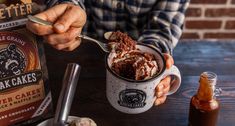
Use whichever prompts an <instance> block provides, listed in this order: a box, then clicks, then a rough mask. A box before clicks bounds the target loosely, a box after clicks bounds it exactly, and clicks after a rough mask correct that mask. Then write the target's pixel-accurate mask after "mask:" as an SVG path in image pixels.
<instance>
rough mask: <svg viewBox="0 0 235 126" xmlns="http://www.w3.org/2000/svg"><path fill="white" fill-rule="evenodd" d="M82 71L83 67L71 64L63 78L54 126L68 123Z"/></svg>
mask: <svg viewBox="0 0 235 126" xmlns="http://www.w3.org/2000/svg"><path fill="white" fill-rule="evenodd" d="M80 71H81V67H80V66H79V65H78V64H76V63H70V64H68V65H67V68H66V71H65V75H64V78H63V85H62V89H61V91H60V96H59V100H58V103H57V106H56V114H55V118H54V126H59V125H60V126H63V125H65V124H66V122H67V118H68V115H69V112H70V108H71V105H72V101H73V97H74V94H75V90H76V86H77V82H78V78H79V75H80Z"/></svg>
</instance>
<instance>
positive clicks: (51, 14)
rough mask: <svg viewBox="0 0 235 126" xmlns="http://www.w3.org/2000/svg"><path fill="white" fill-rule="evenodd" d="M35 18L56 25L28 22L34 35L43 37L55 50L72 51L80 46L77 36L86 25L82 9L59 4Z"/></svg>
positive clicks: (71, 5) (28, 26)
mask: <svg viewBox="0 0 235 126" xmlns="http://www.w3.org/2000/svg"><path fill="white" fill-rule="evenodd" d="M35 16H36V17H38V18H41V19H43V20H46V21H49V22H53V23H54V25H53V26H45V25H40V24H37V23H33V22H31V21H28V22H27V24H26V26H27V28H28V29H29V30H30V31H32V32H33V33H34V34H37V35H40V36H43V37H44V39H46V41H47V42H48V43H49V44H50V45H52V46H53V47H54V48H56V49H58V50H64V51H72V50H74V49H75V48H77V47H78V46H79V45H80V40H78V39H76V36H77V35H79V34H80V33H81V31H82V28H83V26H84V24H85V23H86V13H85V11H84V10H83V9H82V8H81V7H79V6H76V5H73V4H68V3H66V4H59V5H56V6H54V7H52V8H50V9H48V10H46V11H44V12H42V13H39V14H37V15H35Z"/></svg>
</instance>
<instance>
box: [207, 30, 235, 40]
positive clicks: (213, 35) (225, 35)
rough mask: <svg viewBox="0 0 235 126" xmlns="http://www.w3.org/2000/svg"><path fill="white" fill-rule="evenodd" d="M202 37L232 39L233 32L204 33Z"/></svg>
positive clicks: (234, 35)
mask: <svg viewBox="0 0 235 126" xmlns="http://www.w3.org/2000/svg"><path fill="white" fill-rule="evenodd" d="M204 38H210V39H234V38H235V33H223V32H218V33H205V34H204Z"/></svg>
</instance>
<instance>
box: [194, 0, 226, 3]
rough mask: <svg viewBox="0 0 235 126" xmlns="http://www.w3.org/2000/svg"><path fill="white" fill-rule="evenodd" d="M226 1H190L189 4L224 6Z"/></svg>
mask: <svg viewBox="0 0 235 126" xmlns="http://www.w3.org/2000/svg"><path fill="white" fill-rule="evenodd" d="M226 2H227V0H191V2H190V3H191V4H225V3H226Z"/></svg>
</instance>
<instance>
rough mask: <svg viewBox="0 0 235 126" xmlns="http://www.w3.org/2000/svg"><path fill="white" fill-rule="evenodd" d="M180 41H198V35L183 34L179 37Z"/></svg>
mask: <svg viewBox="0 0 235 126" xmlns="http://www.w3.org/2000/svg"><path fill="white" fill-rule="evenodd" d="M181 38H182V39H199V38H200V37H199V34H198V33H187V32H185V33H183V34H182V36H181Z"/></svg>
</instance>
